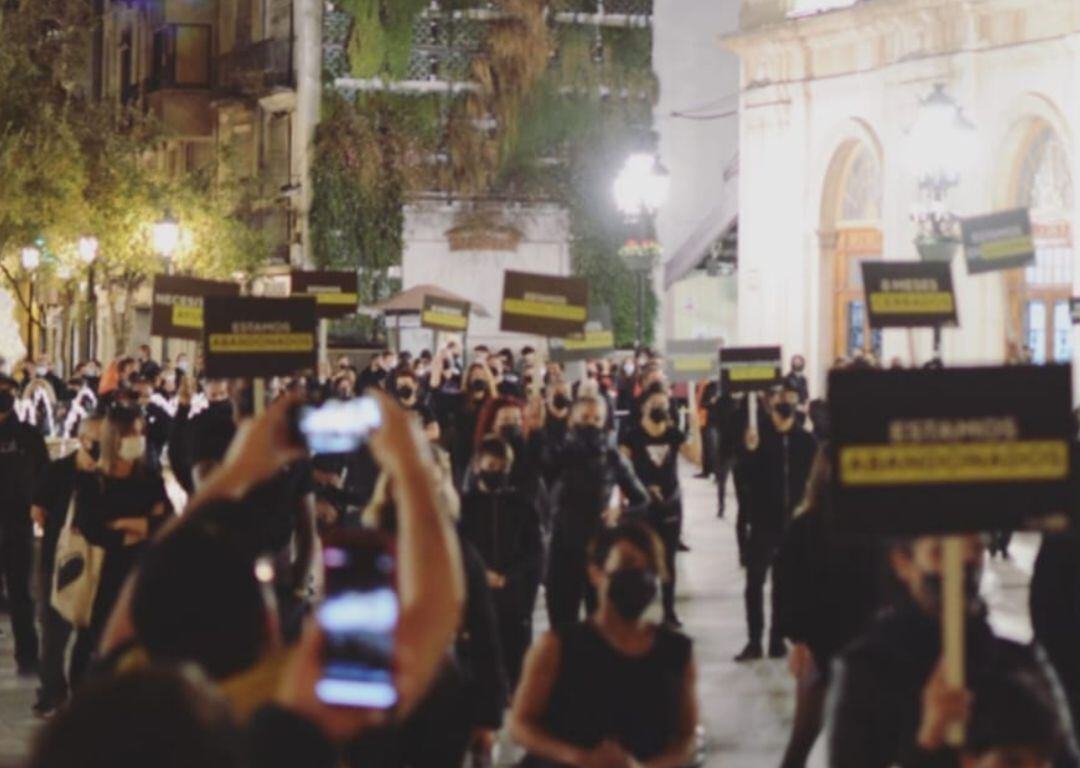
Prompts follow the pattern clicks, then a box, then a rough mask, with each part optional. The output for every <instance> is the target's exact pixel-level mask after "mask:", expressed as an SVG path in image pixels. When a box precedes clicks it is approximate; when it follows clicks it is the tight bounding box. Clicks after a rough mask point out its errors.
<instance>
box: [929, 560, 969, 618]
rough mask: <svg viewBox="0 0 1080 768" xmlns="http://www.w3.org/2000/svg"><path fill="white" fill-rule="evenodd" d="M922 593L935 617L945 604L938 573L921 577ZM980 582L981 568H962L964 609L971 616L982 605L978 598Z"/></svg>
mask: <svg viewBox="0 0 1080 768" xmlns="http://www.w3.org/2000/svg"><path fill="white" fill-rule="evenodd" d="M920 578H921V581H922V592H923V595H924V597H926V598H927V599H928V601H929V603H930V607H932V608H933V610H934V613H935V614H936V615H940V613H941V608H942V606H943V605H944V602H945V597H944V595H945V581H944V579H943V578H942V576H941V574H940V573H924V574H922V575H921V577H920ZM981 581H982V568H980V567H979V566H977V565H966V566H964V607H965V610H966V612H967V613H968V614H973V613H975V612H976V611H978V609H979V608H980V606H981V605H982V600H981V598H980V597H979V584H980V583H981Z"/></svg>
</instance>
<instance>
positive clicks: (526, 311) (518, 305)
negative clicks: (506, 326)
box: [503, 299, 589, 323]
mask: <svg viewBox="0 0 1080 768" xmlns="http://www.w3.org/2000/svg"><path fill="white" fill-rule="evenodd" d="M503 312H505V313H507V314H508V315H525V316H526V317H543V318H547V319H548V320H569V321H573V322H582V323H583V322H585V320H586V319H587V318H588V316H589V310H588V309H586V308H585V307H575V306H574V305H573V304H545V303H544V302H540V301H528V300H526V299H506V301H504V302H503Z"/></svg>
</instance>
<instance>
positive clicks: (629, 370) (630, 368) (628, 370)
mask: <svg viewBox="0 0 1080 768" xmlns="http://www.w3.org/2000/svg"><path fill="white" fill-rule="evenodd" d="M622 372H623V373H625V374H626V375H627V376H633V375H634V364H633V363H627V364H626V365H624V366H623V367H622Z"/></svg>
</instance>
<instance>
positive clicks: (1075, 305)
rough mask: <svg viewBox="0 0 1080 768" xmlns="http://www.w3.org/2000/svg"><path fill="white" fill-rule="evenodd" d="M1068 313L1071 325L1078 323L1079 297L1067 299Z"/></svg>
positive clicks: (1079, 318) (1079, 313)
mask: <svg viewBox="0 0 1080 768" xmlns="http://www.w3.org/2000/svg"><path fill="white" fill-rule="evenodd" d="M1069 315H1070V316H1071V317H1072V322H1073V325H1080V299H1069Z"/></svg>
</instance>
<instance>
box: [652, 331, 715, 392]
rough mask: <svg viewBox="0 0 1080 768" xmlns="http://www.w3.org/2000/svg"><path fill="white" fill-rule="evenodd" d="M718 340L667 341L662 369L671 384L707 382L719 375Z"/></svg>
mask: <svg viewBox="0 0 1080 768" xmlns="http://www.w3.org/2000/svg"><path fill="white" fill-rule="evenodd" d="M720 343H721V342H720V339H680V340H669V341H668V342H667V345H666V347H665V350H664V367H665V369H666V370H665V373H666V374H667V377H668V380H669V381H670V382H671V383H673V384H685V383H687V382H690V381H708V380H709V379H715V378H716V377H717V376H719V375H720V358H719V357H718V356H717V354H716V352H717V350H718V349H720Z"/></svg>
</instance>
